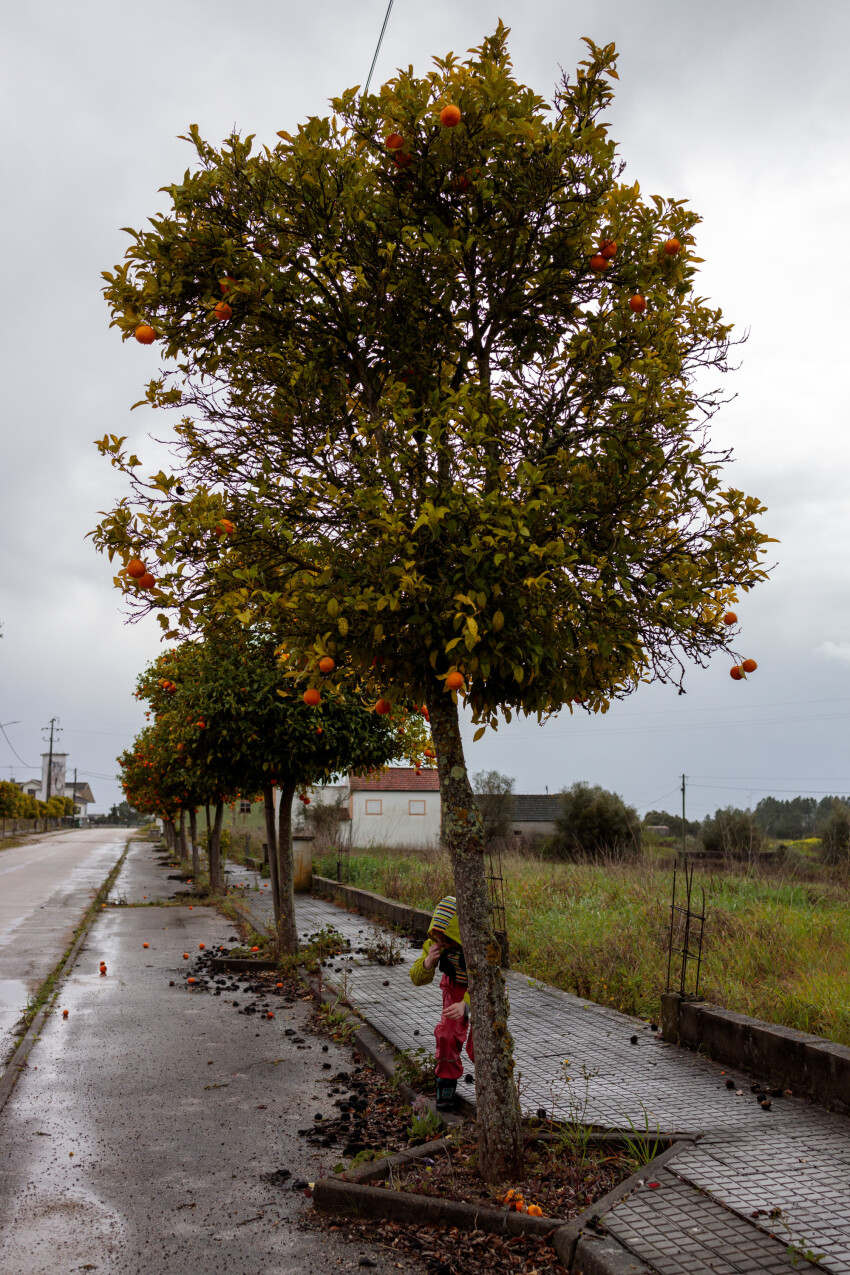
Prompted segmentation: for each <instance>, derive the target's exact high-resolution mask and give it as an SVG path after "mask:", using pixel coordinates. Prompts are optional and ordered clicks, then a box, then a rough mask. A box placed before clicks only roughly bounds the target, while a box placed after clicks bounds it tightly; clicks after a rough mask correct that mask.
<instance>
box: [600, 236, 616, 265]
mask: <svg viewBox="0 0 850 1275" xmlns="http://www.w3.org/2000/svg"><path fill="white" fill-rule="evenodd" d="M599 255H600V257H605V259H606V261H610V260H611V258H612V257H616V255H617V245H616V244H615V243H614V240H613V239H608V240H607V241H606V242H605V243H601V244H600V245H599Z"/></svg>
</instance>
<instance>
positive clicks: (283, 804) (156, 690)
mask: <svg viewBox="0 0 850 1275" xmlns="http://www.w3.org/2000/svg"><path fill="white" fill-rule="evenodd" d="M278 646H279V642H278V641H277V640H276V639H275V637H274V635H273V634H272V633H270V632H269V631H267V630H265V629H263V628H261V627H254V628H248V629H246V628H244V627H243V626H240V625H238V624H233V623H229V622H226V621H223V620H222V621H219V623H218V624H216V625H213V626H210V627H209V628H208V630H207V631H206V633H205V634H204V636H203V638H202V639H199V640H194V641H184V642H182V643H181V644H180V645H179V646H177V647H175V648H174V649H172V650H169V651H167V652H165V653H164V654H163V655H161V656H160V657H159V659H157V660H155V661H154V662H153V663H152V664H150V665H149V666H148V667H147V668H146V669H145V671H144V672H143V673H142V675H141V676H140V677H139V679H138V682H137V686H136V695H137V697H138V698H139V699H142V700H145V701H146V702H147V703H148V705H149V711H148V718H149V725H148V726H147V727H146V728H145V729H144V730H143V731H142V732H141V733H140V734H139V736H138V737H137V739H136V740H135V742H134V744H133V747H132V748H130V749H128V750H127V751H126V752H125V753H123V754H122V756H121V757H120V758H119V764H120V766H121V771H122V777H123V786H124V792H125V794H126V797H127V800H128V801H129V802H130V803H131V805H132V806H133V807H134V808H135V809H136V810H139V811H140V812H142V813H143V814H152V815H157V816H158V817H160V818H162V819H163V820H164V821H165V824H166V829H167V832H168V834H169V837H170V839H171V841H172V844H173V845H175V846H176V845H179V846H180V847H181V850H182V853H183V854H184V855H185V853H186V824H187V822H188V825H189V840H190V842H191V846H192V857H193V871H194V873H195V875H196V876H197V875H198V873H199V866H200V865H199V862H198V835H197V812H198V811H199V810H200V809H203V810H204V811H205V813H206V823H207V854H208V861H209V876H210V887H211V889H212V890H213V891H214V892H219V891H220V890H221V889H222V885H223V881H222V866H221V849H220V847H221V827H222V819H223V812H224V806H225V804H227V803H229V802H232V801H235V800H237V799H238V798H239V797H240V796H242V795H247V796H249V797H252V798H253V797H254V796H256V795H258V794H262V796H263V800H264V804H265V813H266V834H267V840H268V845H269V863H270V884H271V890H272V897H273V899H274V908H275V919H276V921H277V924H278V927H279V932H280V935H281V940H282V944H283V947H284V950H285V951H288V952H293V953H294V952H295V951H297V948H298V938H297V932H296V927H295V906H294V899H293V892H292V848H291V847H292V842H291V826H290V825H291V809H292V800H293V796H294V794H295V792H296V790H298V789H299V788H306V787H308V786H310V785H312V784H316V783H320V782H323V781H327V780H329V779H332V778H333V777H334V776H336V775H339V774H344V773H350V772H353V773H355V774H364V773H367V772H369V771H371V770H374V769H377V768H379V767H382V766H385V765H386V764H387V763H388V762H390V761H393V760H395V759H400V758H405V759H409V760H410V761H411V762H412V763H413V764H415V765H420V764H421V763H422V762H423V761H424V753H425V751H426V750H427V749H428V742H429V740H430V735H429V733H428V732H427V729H426V726H425V722H424V719H423V718H422V717H421V716H420V715H419V714H417V713H408V711H407V710H406V709H405V708H404V707H403V706H399V707H398V708H397V709H396V711H395V712H394V713H393V714H392V715H389V714H387V715H379V714H376V713H375V712H373V711H372V705H371V704H363V703H362V702H360V701H359V700H357V699H355V698H353V697H350V696H349V697H347V698H343V697H342V696H340V695H339V694H336V693H334V692H331V693H329V694H328V695H326V696H324V697H323V702H322V705H321V708H320V709H319V710H318V711H316V710H312V709H309V708H307V707H306V705H305V704H304V703H303V702H302V698H301V696H300V695H299V694H298V693H297V690H296V688H295V687H294V686H293V684H292V682H291V681H287V679H286V678H285V676H284V675H283V673H282V671H281V669H280V666H279V663H278V660H277V658H276V654H275V653H276V650H277V648H278ZM275 789H277V802H275ZM275 805H277V812H276V811H275Z"/></svg>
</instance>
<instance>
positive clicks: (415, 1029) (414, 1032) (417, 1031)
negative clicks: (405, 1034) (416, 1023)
mask: <svg viewBox="0 0 850 1275" xmlns="http://www.w3.org/2000/svg"><path fill="white" fill-rule="evenodd" d="M413 1034H414V1036H418V1035H419V1028H418V1027H414V1029H413Z"/></svg>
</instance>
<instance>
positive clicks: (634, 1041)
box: [629, 1036, 637, 1045]
mask: <svg viewBox="0 0 850 1275" xmlns="http://www.w3.org/2000/svg"><path fill="white" fill-rule="evenodd" d="M629 1044H630V1045H636V1044H637V1036H630V1037H629Z"/></svg>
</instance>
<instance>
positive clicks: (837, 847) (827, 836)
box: [820, 798, 850, 863]
mask: <svg viewBox="0 0 850 1275" xmlns="http://www.w3.org/2000/svg"><path fill="white" fill-rule="evenodd" d="M820 840H821V852H822V854H823V857H824V859H825V860H826V862H827V863H847V862H848V860H850V806H847V805H845V803H844V802H843V801H839V800H838V798H835V799H834V800H833V803H832V809H831V810H830V812H829V814H828V815H827V817H826V819H825V820H824V822H823V823H822V824H821V826H820Z"/></svg>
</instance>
